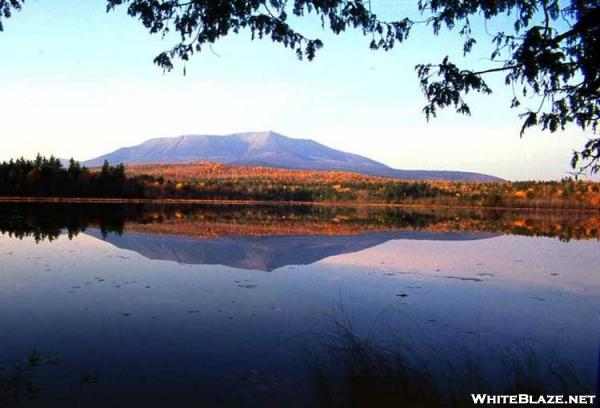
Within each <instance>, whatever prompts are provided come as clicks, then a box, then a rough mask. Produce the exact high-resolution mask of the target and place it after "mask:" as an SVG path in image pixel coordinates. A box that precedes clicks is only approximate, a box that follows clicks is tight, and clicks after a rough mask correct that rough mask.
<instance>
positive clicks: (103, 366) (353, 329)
mask: <svg viewBox="0 0 600 408" xmlns="http://www.w3.org/2000/svg"><path fill="white" fill-rule="evenodd" d="M599 226H600V214H599V213H598V212H587V213H559V212H535V211H530V212H520V213H519V212H510V211H482V210H479V211H475V210H433V209H429V210H425V209H421V210H420V209H397V208H350V207H345V208H332V207H310V206H258V207H253V206H216V205H213V206H208V205H207V206H187V207H186V206H179V207H169V206H159V205H109V204H104V205H67V204H53V205H48V204H47V205H43V204H18V205H14V204H6V203H4V204H0V231H1V233H2V235H0V333H2V335H1V336H2V337H1V338H2V341H1V342H0V367H1V369H0V406H5V405H6V406H32V407H44V406H61V407H65V406H102V407H105V406H111V407H117V406H133V405H140V406H196V407H197V406H232V407H233V406H243V407H247V406H257V407H259V406H261V407H262V406H302V407H306V406H317V407H318V406H327V407H333V406H349V405H353V406H399V405H400V404H404V405H405V406H423V407H427V406H431V407H433V406H443V405H445V404H450V402H451V400H453V401H455V402H456V401H458V405H459V406H460V405H463V404H464V405H466V406H469V404H467V402H469V401H470V398H469V393H471V392H498V393H500V392H504V393H516V392H529V393H544V394H546V393H548V394H550V393H564V394H594V393H597V390H598V386H599V385H598V384H599V366H600V267H599V261H600V243H599V238H600V228H599Z"/></svg>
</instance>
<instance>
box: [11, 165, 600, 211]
mask: <svg viewBox="0 0 600 408" xmlns="http://www.w3.org/2000/svg"><path fill="white" fill-rule="evenodd" d="M0 197H57V198H65V199H66V198H122V199H158V200H160V199H182V200H185V199H195V200H217V201H218V200H228V201H229V200H233V201H270V202H301V203H334V204H335V203H344V204H353V203H354V204H394V205H423V206H450V207H452V206H464V207H482V208H552V209H600V184H599V183H595V182H590V181H582V180H575V179H573V178H564V179H563V180H560V181H517V182H508V181H507V182H496V183H474V182H449V181H435V180H434V181H410V180H396V179H391V178H385V177H374V176H366V175H362V174H358V173H349V172H340V171H316V170H291V169H279V168H268V167H248V166H232V165H223V164H216V163H208V162H199V163H188V164H156V165H137V166H136V165H132V166H124V165H123V164H118V165H110V164H109V163H108V162H105V163H104V165H103V166H102V167H99V168H91V169H88V168H86V167H84V166H81V165H80V164H79V163H78V162H76V161H75V160H73V159H71V160H70V161H69V164H68V166H67V167H63V165H62V163H61V161H60V160H59V159H56V158H54V157H50V158H46V157H43V156H41V155H38V156H37V157H36V158H35V159H34V160H26V159H23V158H21V159H18V160H11V161H9V162H3V163H1V164H0Z"/></svg>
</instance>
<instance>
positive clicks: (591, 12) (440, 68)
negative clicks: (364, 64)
mask: <svg viewBox="0 0 600 408" xmlns="http://www.w3.org/2000/svg"><path fill="white" fill-rule="evenodd" d="M372 1H373V4H375V0H107V10H108V11H111V10H113V9H115V8H117V7H120V6H123V7H127V12H128V14H129V15H130V16H131V17H134V18H136V19H138V20H139V21H140V22H141V23H142V24H143V25H144V27H146V28H147V29H148V31H149V32H150V33H158V34H162V35H167V34H169V33H171V32H174V33H176V34H177V35H178V39H179V40H178V41H177V43H176V44H175V45H174V47H172V48H171V49H169V50H166V51H164V52H162V53H160V54H159V55H158V56H156V58H155V59H154V62H155V63H156V64H157V65H158V66H160V67H161V68H163V69H165V70H167V71H170V70H172V69H173V68H174V64H175V61H176V60H182V61H187V60H189V59H190V57H191V56H192V55H193V54H194V53H197V52H201V51H203V50H204V49H205V48H206V47H210V45H211V44H213V43H215V42H216V41H217V40H219V39H220V38H222V37H226V36H227V35H230V34H235V33H239V32H240V31H242V30H245V31H248V32H249V33H250V35H251V37H252V39H254V38H259V39H262V38H267V39H270V40H272V41H273V42H275V43H279V44H281V45H283V46H284V47H286V48H290V49H291V50H293V51H294V52H295V53H296V55H297V57H298V58H300V59H304V58H306V59H308V60H312V59H313V58H315V55H316V53H317V52H318V50H319V49H321V48H322V47H323V45H324V44H323V41H322V40H321V39H319V38H311V37H307V36H305V35H304V34H303V33H301V32H300V31H299V30H298V29H297V28H295V27H294V22H295V21H297V19H298V18H302V17H305V16H308V15H316V16H317V17H319V18H320V21H321V24H322V27H323V29H325V30H330V31H331V32H333V33H334V34H341V33H343V32H344V31H346V30H349V29H355V30H359V31H360V32H362V33H363V34H364V35H365V36H368V37H369V38H370V39H371V40H370V44H369V46H370V48H371V49H374V50H385V51H387V50H390V49H392V48H393V47H394V46H395V45H396V44H398V43H402V42H404V41H406V40H407V39H408V38H409V35H410V33H411V31H412V30H413V29H414V27H415V26H416V25H426V26H428V27H430V28H431V30H432V34H433V35H436V36H437V35H439V34H440V32H441V31H442V29H448V30H456V31H457V32H458V33H459V34H460V36H461V37H462V38H463V41H464V43H463V52H464V56H466V55H467V54H469V53H471V52H472V51H473V49H474V47H475V46H476V45H477V44H478V43H486V42H487V46H488V47H489V67H487V68H485V69H473V68H463V67H459V66H458V65H457V64H456V63H455V62H453V61H451V60H450V58H449V57H448V56H442V58H441V62H439V63H423V64H419V65H417V66H416V67H415V69H416V71H417V75H418V78H419V81H420V85H421V88H422V90H423V94H424V95H425V97H426V99H427V104H426V105H425V107H424V108H423V112H424V114H425V115H426V117H427V118H428V119H429V118H431V117H435V116H436V114H437V112H438V110H439V109H443V108H453V109H455V110H456V112H458V113H460V114H465V115H470V113H471V110H470V107H469V104H468V102H467V101H466V99H465V95H466V94H468V93H469V92H477V93H482V94H490V93H491V92H492V89H491V87H490V86H489V85H488V82H486V79H487V78H488V76H489V75H490V74H493V73H501V74H503V75H504V80H505V84H506V85H507V86H510V87H512V89H513V95H514V97H513V98H512V99H511V100H510V101H507V104H508V103H510V106H511V107H512V108H516V109H519V115H520V116H521V118H522V120H523V123H522V128H521V135H522V134H523V132H524V131H525V130H526V129H528V128H530V127H539V128H541V129H542V130H547V131H550V132H555V131H557V130H562V129H565V128H567V127H568V126H570V125H573V126H575V127H578V128H581V129H582V130H584V131H586V132H589V134H590V139H589V141H588V142H587V143H586V144H585V145H584V146H583V147H582V149H581V150H580V151H578V152H574V153H573V158H572V163H571V164H572V166H573V168H575V169H577V170H578V171H581V172H584V171H588V170H589V171H590V172H591V173H596V172H598V171H600V138H599V137H597V127H598V120H599V117H600V101H599V98H598V95H599V92H600V67H599V61H600V41H599V33H600V24H599V21H600V0H563V1H559V0H540V1H533V0H418V1H417V8H418V11H419V12H420V14H421V16H420V17H419V19H415V18H412V17H401V18H398V19H395V20H394V21H386V20H383V19H380V18H379V17H378V16H377V14H376V13H375V12H374V11H373V9H372V4H371V2H372ZM23 3H24V0H0V30H2V18H3V17H4V18H7V17H10V15H11V13H12V12H13V11H15V10H19V9H20V8H21V7H22V5H23ZM502 16H507V17H508V18H509V19H510V21H511V24H510V25H508V26H507V27H505V30H504V31H497V32H492V33H486V36H485V37H484V38H476V34H475V33H474V31H473V30H472V23H473V22H474V21H476V20H483V21H488V20H491V19H494V18H496V17H502ZM488 34H489V35H488ZM525 101H526V102H527V103H528V104H531V103H532V101H534V102H533V103H535V106H534V107H532V106H527V107H526V106H522V103H524V102H525Z"/></svg>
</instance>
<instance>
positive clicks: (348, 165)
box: [83, 132, 501, 181]
mask: <svg viewBox="0 0 600 408" xmlns="http://www.w3.org/2000/svg"><path fill="white" fill-rule="evenodd" d="M104 160H108V161H109V162H110V163H111V164H116V163H125V164H147V163H187V162H193V161H212V162H217V163H224V164H236V165H246V166H265V167H281V168H291V169H305V170H308V169H310V170H341V171H351V172H358V173H362V174H367V175H374V176H386V177H394V178H399V179H407V180H426V179H430V180H456V181H501V179H500V178H498V177H494V176H490V175H487V174H480V173H471V172H463V171H436V170H396V169H393V168H391V167H389V166H386V165H385V164H383V163H379V162H376V161H374V160H371V159H369V158H366V157H363V156H359V155H357V154H352V153H345V152H342V151H340V150H335V149H332V148H330V147H327V146H324V145H322V144H320V143H317V142H315V141H313V140H308V139H292V138H289V137H286V136H283V135H280V134H278V133H275V132H252V133H236V134H231V135H226V136H214V135H187V136H179V137H169V138H157V139H150V140H148V141H146V142H144V143H141V144H139V145H137V146H131V147H123V148H121V149H118V150H115V151H114V152H112V153H108V154H105V155H102V156H99V157H96V158H94V159H91V160H88V161H86V162H84V163H83V164H84V165H86V166H88V167H91V166H100V165H102V163H103V162H104Z"/></svg>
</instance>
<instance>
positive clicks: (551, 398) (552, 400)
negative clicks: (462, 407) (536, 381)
mask: <svg viewBox="0 0 600 408" xmlns="http://www.w3.org/2000/svg"><path fill="white" fill-rule="evenodd" d="M471 398H472V399H473V404H475V405H521V404H526V405H566V404H569V405H594V402H595V401H596V396H595V395H529V394H512V395H490V394H471Z"/></svg>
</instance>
